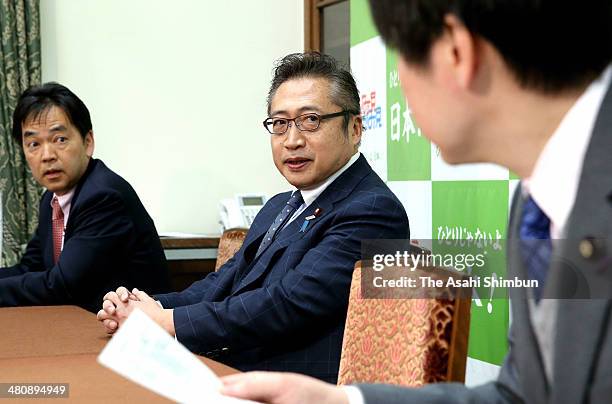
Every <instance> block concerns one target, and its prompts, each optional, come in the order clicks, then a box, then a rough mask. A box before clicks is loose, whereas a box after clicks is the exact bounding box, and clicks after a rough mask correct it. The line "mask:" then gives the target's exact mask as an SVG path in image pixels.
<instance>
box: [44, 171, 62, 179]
mask: <svg viewBox="0 0 612 404" xmlns="http://www.w3.org/2000/svg"><path fill="white" fill-rule="evenodd" d="M61 173H62V170H55V169H51V170H46V171H45V173H44V174H43V176H44V177H45V178H48V179H54V178H57V177H59V176H60V174H61Z"/></svg>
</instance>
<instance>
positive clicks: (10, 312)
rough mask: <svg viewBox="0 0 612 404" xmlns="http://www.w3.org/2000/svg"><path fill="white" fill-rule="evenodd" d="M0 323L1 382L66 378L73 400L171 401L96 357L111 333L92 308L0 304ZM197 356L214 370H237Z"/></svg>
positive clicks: (53, 400)
mask: <svg viewBox="0 0 612 404" xmlns="http://www.w3.org/2000/svg"><path fill="white" fill-rule="evenodd" d="M0 324H1V325H2V330H1V331H0V383H69V384H70V386H69V392H70V393H69V400H70V401H75V402H87V403H90V402H100V403H107V402H112V403H117V402H120V403H121V402H125V403H128V402H129V403H134V402H147V403H148V404H149V403H158V402H159V403H166V402H169V401H168V400H166V399H165V398H163V397H161V396H159V395H157V394H155V393H153V392H151V391H149V390H147V389H145V388H143V387H140V386H139V385H137V384H135V383H132V382H131V381H128V380H127V379H124V378H123V377H121V376H119V375H117V374H116V373H114V372H112V371H111V370H108V369H107V368H105V367H103V366H102V365H100V364H98V363H97V362H96V358H97V356H98V354H99V353H100V351H101V350H102V348H104V346H105V345H106V343H107V342H108V341H109V339H110V337H108V336H107V335H106V333H105V332H104V330H103V328H102V326H101V325H100V324H98V321H97V320H96V317H95V315H94V314H92V313H89V312H87V311H85V310H83V309H81V308H79V307H76V306H43V307H17V308H1V309H0ZM200 359H201V360H202V362H204V363H205V364H206V365H207V366H209V367H210V368H211V369H212V370H213V371H214V372H215V374H217V375H218V376H224V375H228V374H232V373H237V370H235V369H232V368H230V367H228V366H225V365H223V364H221V363H218V362H215V361H213V360H210V359H207V358H203V357H200ZM0 401H2V400H1V399H0ZM27 401H30V400H28V399H20V400H19V402H20V403H21V402H27ZM31 401H33V402H35V403H41V402H43V401H46V400H43V399H39V398H36V399H31ZM49 401H50V402H54V403H61V402H65V401H66V400H65V399H59V398H56V399H50V400H49Z"/></svg>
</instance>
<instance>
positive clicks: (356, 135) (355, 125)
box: [349, 115, 363, 147]
mask: <svg viewBox="0 0 612 404" xmlns="http://www.w3.org/2000/svg"><path fill="white" fill-rule="evenodd" d="M362 134H363V121H362V119H361V115H354V116H353V118H352V119H351V123H350V124H349V136H350V140H351V143H352V144H353V146H355V147H356V146H357V145H358V144H359V142H361V135H362Z"/></svg>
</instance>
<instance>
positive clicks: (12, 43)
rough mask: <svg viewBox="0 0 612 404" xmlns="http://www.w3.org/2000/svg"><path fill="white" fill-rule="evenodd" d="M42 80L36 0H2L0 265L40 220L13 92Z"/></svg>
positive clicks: (17, 252) (15, 255) (14, 257)
mask: <svg viewBox="0 0 612 404" xmlns="http://www.w3.org/2000/svg"><path fill="white" fill-rule="evenodd" d="M40 80H41V72H40V15H39V0H0V192H1V193H2V256H1V259H0V267H1V266H8V265H13V264H14V263H16V262H18V261H19V259H20V258H21V253H22V245H23V244H25V243H27V242H28V240H29V239H30V237H31V235H32V233H33V232H34V230H35V228H36V225H37V222H38V202H39V198H40V194H41V189H40V187H39V186H38V185H37V184H36V182H35V181H34V179H33V178H32V175H31V173H30V169H29V168H28V165H27V163H26V161H25V158H24V155H23V150H22V148H21V145H19V144H17V143H16V142H15V141H14V140H13V138H12V136H11V128H12V126H13V125H12V116H13V110H14V108H15V106H16V104H17V98H18V97H19V95H20V94H21V93H22V92H23V91H24V90H25V89H26V88H28V87H30V86H32V85H35V84H40Z"/></svg>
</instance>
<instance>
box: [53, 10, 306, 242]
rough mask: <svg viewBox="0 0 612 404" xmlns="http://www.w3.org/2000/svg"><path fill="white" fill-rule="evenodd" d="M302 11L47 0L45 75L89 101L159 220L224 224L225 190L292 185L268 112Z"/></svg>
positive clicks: (194, 226) (108, 153) (113, 161)
mask: <svg viewBox="0 0 612 404" xmlns="http://www.w3.org/2000/svg"><path fill="white" fill-rule="evenodd" d="M303 20H304V18H303V2H302V1H301V0H258V1H254V0H222V1H204V0H174V1H171V0H166V1H162V0H42V1H41V31H42V69H43V74H42V76H43V81H51V80H54V81H59V82H60V83H62V84H65V85H66V86H68V87H69V88H71V89H72V90H73V91H74V92H75V93H76V94H77V95H79V97H81V98H82V99H83V101H84V102H85V103H86V104H87V106H88V107H89V109H90V112H91V113H92V121H93V127H94V134H95V140H96V150H95V153H94V156H96V157H98V158H101V159H103V160H104V161H105V162H106V163H107V164H108V165H109V166H110V167H111V168H112V169H114V170H115V171H116V172H118V173H119V174H120V175H122V176H123V177H124V178H125V179H127V180H128V181H129V182H130V183H131V184H132V186H133V187H134V188H135V189H136V191H137V192H138V194H139V195H140V198H141V199H142V201H143V203H144V205H145V206H146V207H147V209H148V211H149V213H150V214H151V216H152V217H153V219H154V220H155V223H156V225H157V228H158V230H159V231H163V232H166V231H182V232H198V233H215V232H218V230H219V226H218V223H217V221H218V208H217V206H218V201H219V200H220V199H221V198H224V197H229V196H232V195H234V194H235V193H250V192H265V193H268V194H269V195H273V194H274V193H277V192H280V191H284V190H287V189H289V186H288V185H287V184H286V182H285V181H284V179H283V178H282V177H281V176H280V175H279V174H278V172H277V171H276V169H275V167H274V165H273V163H272V159H271V153H270V145H269V135H268V134H267V132H265V129H264V128H263V126H262V125H261V121H262V120H263V119H264V118H265V116H266V110H265V96H266V92H267V89H268V85H269V81H270V77H271V70H272V63H273V61H274V60H276V59H278V58H279V57H282V56H283V55H285V54H287V53H290V52H298V51H301V50H302V49H303V32H304V29H303Z"/></svg>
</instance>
